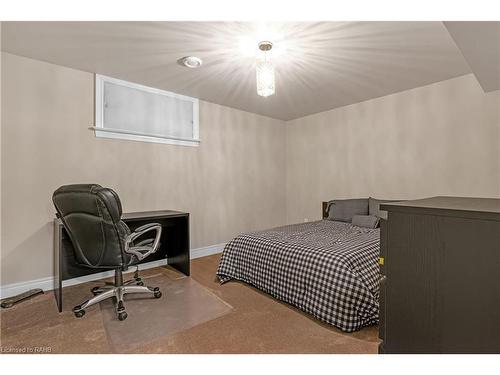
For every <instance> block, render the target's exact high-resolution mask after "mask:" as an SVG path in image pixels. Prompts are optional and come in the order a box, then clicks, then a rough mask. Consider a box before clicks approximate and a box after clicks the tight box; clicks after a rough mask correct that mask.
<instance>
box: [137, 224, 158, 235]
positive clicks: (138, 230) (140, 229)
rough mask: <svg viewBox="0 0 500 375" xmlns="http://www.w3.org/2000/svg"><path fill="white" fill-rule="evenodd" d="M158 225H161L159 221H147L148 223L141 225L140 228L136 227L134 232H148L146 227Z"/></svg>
mask: <svg viewBox="0 0 500 375" xmlns="http://www.w3.org/2000/svg"><path fill="white" fill-rule="evenodd" d="M158 225H160V224H158V223H147V224H144V225H141V226H140V227H139V228H135V229H134V232H133V233H138V232H146V229H149V228H153V227H156V226H158ZM160 226H161V225H160Z"/></svg>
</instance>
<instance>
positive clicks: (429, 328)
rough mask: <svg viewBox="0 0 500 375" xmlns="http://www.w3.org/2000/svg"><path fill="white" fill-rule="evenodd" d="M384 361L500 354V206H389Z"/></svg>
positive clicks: (442, 200)
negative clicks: (387, 356)
mask: <svg viewBox="0 0 500 375" xmlns="http://www.w3.org/2000/svg"><path fill="white" fill-rule="evenodd" d="M381 209H382V210H387V211H388V212H389V214H388V220H387V222H384V223H382V227H381V258H382V259H383V261H381V263H383V265H382V264H381V274H382V276H381V277H382V281H381V291H380V295H381V301H380V302H381V303H380V326H379V329H380V335H379V336H380V338H381V339H382V340H383V341H382V343H381V344H380V346H379V352H380V353H500V199H483V198H456V197H434V198H428V199H421V200H416V201H406V202H400V203H390V204H389V203H387V204H382V205H381Z"/></svg>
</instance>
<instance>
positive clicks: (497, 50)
mask: <svg viewBox="0 0 500 375" xmlns="http://www.w3.org/2000/svg"><path fill="white" fill-rule="evenodd" d="M444 24H445V26H446V28H447V29H448V31H449V32H450V34H451V36H452V37H453V40H455V43H456V44H457V46H458V48H460V51H461V52H462V54H463V55H464V57H465V59H466V60H467V62H468V63H469V65H470V67H471V69H472V70H473V71H474V74H475V75H476V78H477V80H478V81H479V83H480V84H481V87H482V88H483V90H484V91H486V92H489V91H495V90H500V22H464V21H461V22H445V23H444Z"/></svg>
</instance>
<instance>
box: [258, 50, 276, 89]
mask: <svg viewBox="0 0 500 375" xmlns="http://www.w3.org/2000/svg"><path fill="white" fill-rule="evenodd" d="M272 48H273V44H272V43H271V42H268V41H263V42H260V43H259V50H260V51H261V53H260V55H259V56H258V57H257V66H256V69H255V73H256V78H257V94H258V95H260V96H263V97H268V96H271V95H273V94H274V91H275V85H274V66H273V63H272V62H271V56H270V51H271V49H272Z"/></svg>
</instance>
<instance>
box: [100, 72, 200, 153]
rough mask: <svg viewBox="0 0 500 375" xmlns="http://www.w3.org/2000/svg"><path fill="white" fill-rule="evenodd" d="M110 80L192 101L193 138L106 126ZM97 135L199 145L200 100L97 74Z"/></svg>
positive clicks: (126, 85)
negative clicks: (107, 88) (107, 92)
mask: <svg viewBox="0 0 500 375" xmlns="http://www.w3.org/2000/svg"><path fill="white" fill-rule="evenodd" d="M105 82H109V83H112V84H115V85H119V86H124V87H128V88H133V89H137V90H141V91H144V92H149V93H153V94H158V95H165V96H168V97H170V98H177V99H181V100H186V101H190V102H192V103H193V138H192V139H191V138H188V139H186V138H176V137H168V136H164V135H158V134H147V133H140V132H134V131H130V130H123V129H111V128H105V127H104V83H105ZM92 129H93V130H94V131H95V136H96V137H100V138H113V139H126V140H131V141H141V142H154V143H164V144H170V145H181V146H195V147H196V146H199V144H200V124H199V100H198V99H196V98H192V97H189V96H184V95H179V94H176V93H173V92H170V91H164V90H160V89H155V88H153V87H148V86H143V85H139V84H137V83H132V82H127V81H122V80H119V79H116V78H111V77H106V76H103V75H100V74H96V75H95V126H94V127H92Z"/></svg>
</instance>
